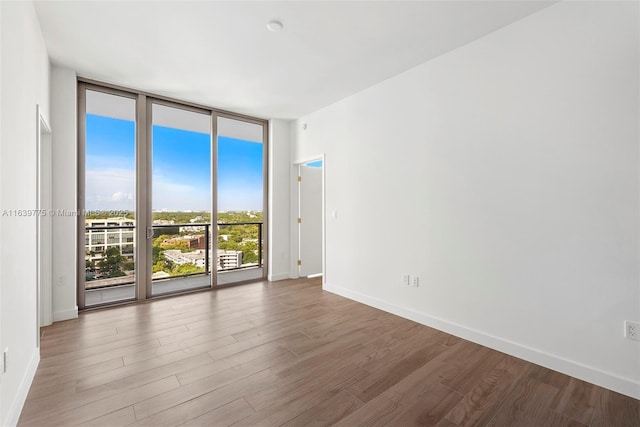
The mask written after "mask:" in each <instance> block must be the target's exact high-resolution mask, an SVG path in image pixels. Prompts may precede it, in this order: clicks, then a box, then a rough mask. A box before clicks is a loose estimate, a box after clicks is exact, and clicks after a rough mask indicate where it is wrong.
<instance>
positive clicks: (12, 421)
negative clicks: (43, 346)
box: [2, 348, 40, 427]
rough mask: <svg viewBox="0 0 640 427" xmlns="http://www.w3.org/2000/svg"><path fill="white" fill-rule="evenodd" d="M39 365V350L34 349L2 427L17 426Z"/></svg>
mask: <svg viewBox="0 0 640 427" xmlns="http://www.w3.org/2000/svg"><path fill="white" fill-rule="evenodd" d="M39 363H40V349H37V348H36V349H35V350H34V352H33V356H31V361H30V362H29V365H28V366H27V370H26V372H25V373H24V375H23V377H22V380H21V381H20V386H19V387H18V392H17V393H16V396H15V397H14V399H13V402H11V406H10V407H9V413H8V414H7V418H6V419H5V420H4V421H3V422H2V425H3V426H7V427H13V426H15V425H17V424H18V420H19V419H20V413H21V412H22V408H23V407H24V402H25V401H26V400H27V394H29V389H30V388H31V383H32V382H33V378H34V377H35V375H36V370H37V369H38V364H39Z"/></svg>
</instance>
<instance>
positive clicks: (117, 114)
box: [78, 82, 268, 309]
mask: <svg viewBox="0 0 640 427" xmlns="http://www.w3.org/2000/svg"><path fill="white" fill-rule="evenodd" d="M78 95H79V96H78V157H79V159H78V163H79V170H78V208H79V211H78V246H79V250H78V258H79V259H78V262H79V265H78V307H79V308H81V309H82V308H88V307H94V306H99V305H105V304H113V303H119V302H127V301H134V300H144V299H147V298H151V297H154V296H160V295H167V294H171V293H181V292H186V291H192V290H196V289H207V288H211V287H215V286H218V285H224V284H230V283H237V282H243V281H248V280H256V279H263V278H265V277H266V275H267V272H266V269H265V266H266V265H267V262H266V258H267V251H266V247H267V245H266V234H267V233H266V231H267V230H266V216H267V215H266V214H267V213H266V209H265V206H266V200H267V197H266V179H265V177H266V165H267V159H266V153H267V149H266V141H267V137H266V135H267V134H268V129H267V122H266V121H264V120H260V119H254V118H250V117H245V116H238V115H234V114H231V113H227V112H219V111H216V110H213V109H207V108H202V107H197V106H193V105H186V104H184V103H179V102H175V101H171V100H166V99H160V98H157V97H152V96H150V95H146V94H141V93H132V92H129V91H124V90H120V89H115V88H108V87H103V86H98V85H95V84H93V83H84V82H80V83H79V85H78Z"/></svg>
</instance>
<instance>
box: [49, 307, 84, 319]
mask: <svg viewBox="0 0 640 427" xmlns="http://www.w3.org/2000/svg"><path fill="white" fill-rule="evenodd" d="M77 318H78V306H77V305H76V306H75V308H73V309H71V310H62V311H54V312H53V321H54V322H61V321H63V320H69V319H77Z"/></svg>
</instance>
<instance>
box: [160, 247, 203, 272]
mask: <svg viewBox="0 0 640 427" xmlns="http://www.w3.org/2000/svg"><path fill="white" fill-rule="evenodd" d="M164 257H165V259H167V260H169V261H171V262H173V263H174V264H178V265H182V264H193V265H195V266H196V267H200V268H204V267H205V251H204V250H196V251H193V252H182V251H181V250H179V249H168V250H166V251H164Z"/></svg>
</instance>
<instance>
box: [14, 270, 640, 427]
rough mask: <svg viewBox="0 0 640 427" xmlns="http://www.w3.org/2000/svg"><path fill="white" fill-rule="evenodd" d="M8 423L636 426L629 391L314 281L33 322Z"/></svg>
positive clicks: (639, 405)
mask: <svg viewBox="0 0 640 427" xmlns="http://www.w3.org/2000/svg"><path fill="white" fill-rule="evenodd" d="M41 345H42V348H41V362H40V366H39V368H38V371H37V372H36V376H35V379H34V381H33V384H32V386H31V390H30V392H29V395H28V397H27V401H26V403H25V406H24V408H23V411H22V414H21V417H20V421H19V425H20V426H60V427H64V426H72V425H83V426H105V427H107V426H108V427H116V426H125V425H145V426H179V425H184V426H228V425H234V426H252V427H253V426H281V425H283V426H287V427H292V426H329V425H341V426H345V427H352V426H360V425H380V426H403V427H404V426H413V425H422V426H425V425H433V426H439V427H453V426H458V427H460V426H535V427H539V426H555V425H558V426H607V427H617V426H620V427H628V426H640V402H639V401H638V400H635V399H631V398H629V397H626V396H623V395H620V394H618V393H614V392H612V391H609V390H605V389H602V388H600V387H597V386H595V385H592V384H589V383H586V382H584V381H580V380H578V379H575V378H571V377H568V376H566V375H563V374H560V373H558V372H554V371H551V370H549V369H546V368H543V367H541V366H537V365H533V364H531V363H528V362H526V361H523V360H521V359H518V358H515V357H512V356H508V355H506V354H503V353H500V352H497V351H494V350H491V349H488V348H486V347H483V346H481V345H478V344H474V343H471V342H468V341H465V340H462V339H460V338H457V337H454V336H451V335H449V334H446V333H444V332H441V331H438V330H435V329H432V328H429V327H426V326H423V325H419V324H417V323H414V322H411V321H409V320H406V319H402V318H400V317H397V316H394V315H391V314H389V313H386V312H383V311H381V310H377V309H375V308H371V307H368V306H365V305H363V304H359V303H357V302H354V301H351V300H348V299H345V298H342V297H340V296H337V295H334V294H331V293H328V292H324V291H322V289H321V285H320V280H319V279H300V280H287V281H282V282H276V283H269V282H260V283H253V284H248V285H243V286H236V287H230V288H224V289H218V290H216V291H212V292H199V293H193V294H188V295H181V296H177V297H174V298H162V299H158V300H154V301H150V302H147V303H143V304H132V305H126V306H120V307H113V308H105V309H100V310H93V311H87V312H83V313H81V314H80V316H79V318H78V319H74V320H70V321H65V322H60V323H56V324H53V325H52V326H49V327H47V328H44V329H43V331H42V339H41Z"/></svg>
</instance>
